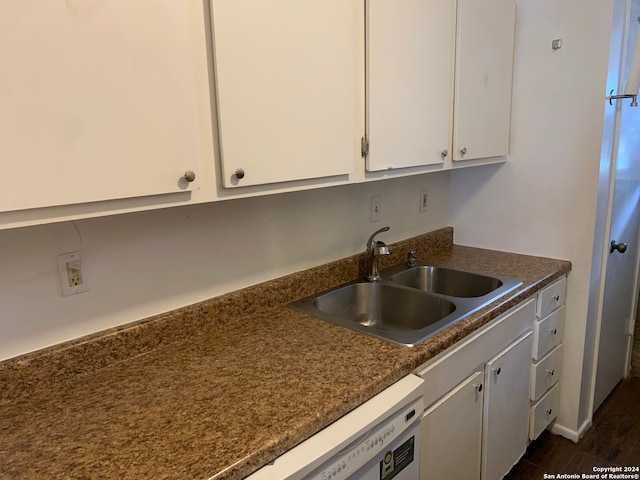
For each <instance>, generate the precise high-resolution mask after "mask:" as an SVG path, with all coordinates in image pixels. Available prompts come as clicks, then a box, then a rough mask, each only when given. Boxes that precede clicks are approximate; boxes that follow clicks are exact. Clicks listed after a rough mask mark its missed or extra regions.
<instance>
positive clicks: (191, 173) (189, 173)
mask: <svg viewBox="0 0 640 480" xmlns="http://www.w3.org/2000/svg"><path fill="white" fill-rule="evenodd" d="M184 179H185V180H186V181H187V182H189V183H191V182H193V181H194V180H195V179H196V172H194V171H193V170H187V171H186V172H184Z"/></svg>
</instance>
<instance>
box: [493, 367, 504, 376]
mask: <svg viewBox="0 0 640 480" xmlns="http://www.w3.org/2000/svg"><path fill="white" fill-rule="evenodd" d="M491 370H493V373H495V374H496V375H500V372H501V371H502V370H501V369H500V367H498V368H493V367H491Z"/></svg>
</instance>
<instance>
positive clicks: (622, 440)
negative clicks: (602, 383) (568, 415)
mask: <svg viewBox="0 0 640 480" xmlns="http://www.w3.org/2000/svg"><path fill="white" fill-rule="evenodd" d="M595 466H620V467H629V466H640V377H631V378H630V379H629V380H623V381H622V382H621V383H620V384H619V385H618V386H617V387H616V388H615V389H614V391H613V392H612V393H611V395H610V396H609V398H607V400H605V402H604V403H603V404H602V406H601V407H600V408H599V409H598V410H597V411H596V413H595V414H594V416H593V425H592V427H591V428H590V429H589V430H588V431H587V433H586V434H585V435H584V437H583V438H582V439H581V440H580V441H579V442H578V443H577V444H576V443H573V442H572V441H570V440H567V439H565V438H562V437H560V436H557V435H552V434H550V433H548V432H544V433H543V434H542V435H541V436H540V437H539V438H538V440H536V441H535V442H533V443H532V444H531V445H529V448H528V449H527V452H526V453H525V455H524V457H523V458H522V460H520V462H519V463H518V464H517V465H515V466H514V467H513V469H512V470H511V472H509V475H507V477H505V478H507V479H509V480H541V479H543V478H544V474H545V473H546V474H559V473H566V474H571V473H574V474H575V473H577V474H583V473H584V474H593V473H594V471H593V467H595Z"/></svg>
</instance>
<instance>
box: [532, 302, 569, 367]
mask: <svg viewBox="0 0 640 480" xmlns="http://www.w3.org/2000/svg"><path fill="white" fill-rule="evenodd" d="M564 312H565V307H564V306H562V307H560V309H558V310H556V311H555V312H553V313H552V314H550V315H548V316H547V317H545V318H543V319H542V320H536V321H535V322H534V324H533V335H534V336H533V352H532V356H533V359H534V360H539V359H541V358H542V357H543V356H544V355H546V354H547V352H548V351H550V350H551V349H552V348H554V347H556V346H558V345H560V344H561V343H562V337H563V335H564V316H565V314H564Z"/></svg>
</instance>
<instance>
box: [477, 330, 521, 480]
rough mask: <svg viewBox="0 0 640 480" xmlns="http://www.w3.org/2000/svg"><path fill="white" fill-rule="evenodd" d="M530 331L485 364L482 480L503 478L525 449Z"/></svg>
mask: <svg viewBox="0 0 640 480" xmlns="http://www.w3.org/2000/svg"><path fill="white" fill-rule="evenodd" d="M532 338H533V336H532V334H531V331H529V332H527V333H526V334H525V335H524V336H523V337H521V338H520V339H519V340H517V341H516V342H514V343H512V344H511V345H510V346H508V347H507V348H506V349H505V350H503V351H502V352H500V353H499V354H498V355H496V356H495V357H494V358H493V359H492V360H491V361H489V362H488V363H487V366H486V369H485V386H486V388H487V393H486V397H485V403H484V411H485V414H484V426H483V432H482V435H483V452H482V453H483V456H482V479H483V480H499V479H501V478H502V477H504V476H505V475H506V474H507V472H509V470H510V469H511V467H512V466H513V465H515V463H516V462H517V461H518V460H519V459H520V457H522V455H523V454H524V452H525V450H526V449H527V441H528V438H529V378H530V371H531V346H532V345H531V344H532Z"/></svg>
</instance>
